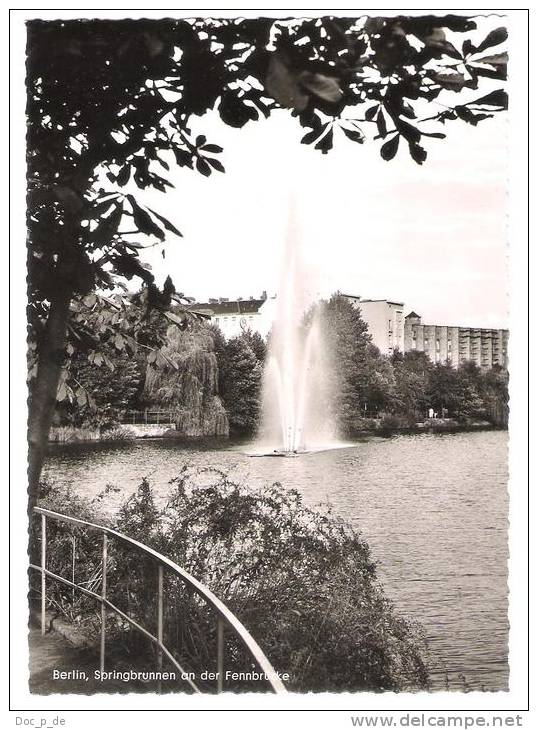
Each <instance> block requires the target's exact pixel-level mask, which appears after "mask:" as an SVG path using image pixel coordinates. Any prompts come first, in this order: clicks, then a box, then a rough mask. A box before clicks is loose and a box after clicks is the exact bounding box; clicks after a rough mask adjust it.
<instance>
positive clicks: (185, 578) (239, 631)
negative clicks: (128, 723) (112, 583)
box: [29, 507, 287, 694]
mask: <svg viewBox="0 0 538 730" xmlns="http://www.w3.org/2000/svg"><path fill="white" fill-rule="evenodd" d="M34 513H35V514H37V515H41V565H34V564H30V566H29V567H30V568H31V569H32V570H35V571H38V572H39V573H40V574H41V633H42V635H45V633H46V604H47V594H46V589H47V578H50V579H51V580H55V581H58V582H59V583H63V584H64V585H66V586H69V587H71V588H73V589H76V590H78V591H80V592H81V593H83V594H84V595H86V596H89V597H91V598H94V599H95V600H96V601H98V602H100V604H101V636H100V650H99V663H100V669H101V672H103V671H104V668H105V655H106V612H107V609H109V610H111V611H114V612H115V613H116V614H117V615H119V616H120V617H121V618H122V619H123V620H124V621H126V622H127V623H128V624H130V625H131V626H133V627H134V628H135V629H136V630H138V631H140V632H141V633H142V634H144V636H146V637H147V638H148V639H149V640H150V641H151V642H153V643H154V644H155V645H156V646H157V649H158V654H157V664H158V669H159V671H160V670H161V668H162V663H163V656H166V657H167V659H168V660H169V661H170V662H171V663H172V664H173V665H174V666H175V667H176V669H178V670H179V672H180V678H181V679H182V681H186V682H187V683H188V684H189V685H190V687H191V689H192V690H193V691H194V692H196V693H200V692H201V690H200V689H199V688H198V687H197V685H196V683H195V682H194V680H193V679H192V678H191V674H192V673H190V672H188V671H186V670H185V669H184V668H183V667H182V666H181V664H180V663H179V662H178V660H177V659H176V658H175V657H174V655H173V654H172V653H171V652H170V651H169V650H168V649H167V647H166V646H165V645H164V643H163V633H164V614H163V605H164V602H163V584H164V580H163V579H164V570H165V569H167V570H169V571H171V572H172V573H173V574H174V575H175V576H177V577H179V578H180V580H181V581H182V583H183V584H184V585H186V586H189V587H190V588H191V589H193V590H194V591H195V592H196V593H197V594H198V595H199V596H200V597H201V598H202V599H203V600H204V601H205V603H206V604H207V605H208V606H210V607H211V609H213V611H214V612H215V614H216V622H217V627H216V628H217V656H216V665H217V672H216V674H217V692H222V691H223V687H224V653H225V641H224V639H225V627H228V628H229V629H231V631H232V632H233V633H234V634H235V635H236V636H237V637H238V638H239V639H240V640H241V642H242V643H243V645H244V646H245V648H246V649H247V651H248V652H249V654H250V656H251V657H252V658H253V659H254V661H255V662H256V664H257V665H258V666H259V668H260V669H261V671H262V672H263V673H264V674H265V675H266V677H267V681H268V683H269V685H270V687H271V689H272V690H273V691H274V692H275V693H277V694H282V693H286V692H287V690H286V688H285V686H284V684H283V682H282V680H281V679H280V677H279V676H278V674H277V673H276V671H275V670H274V669H273V667H272V665H271V663H270V661H269V659H268V658H267V657H266V656H265V654H264V653H263V651H262V650H261V648H260V646H259V645H258V644H257V642H256V641H255V640H254V639H253V637H252V636H251V635H250V633H249V632H248V630H247V629H246V628H245V626H243V624H242V623H241V621H239V619H238V618H237V617H236V616H235V615H234V614H233V613H232V612H231V611H230V610H229V609H228V608H227V607H226V606H225V605H224V603H222V601H221V600H220V599H218V598H217V596H215V594H214V593H212V591H210V590H209V588H207V587H206V586H205V585H204V584H203V583H200V581H198V580H196V578H194V576H192V575H190V573H188V572H187V571H186V570H184V569H183V568H181V567H180V566H179V565H177V563H174V562H173V561H172V560H170V559H169V558H167V557H166V556H165V555H162V554H161V553H159V552H157V551H156V550H153V549H152V548H150V547H148V546H147V545H144V544H143V543H141V542H138V540H134V539H133V538H131V537H128V536H127V535H123V534H122V533H121V532H117V531H116V530H112V529H111V528H109V527H104V526H102V525H96V524H94V523H93V522H87V521H86V520H80V519H78V518H76V517H69V516H68V515H64V514H60V513H59V512H53V511H51V510H48V509H44V508H42V507H34ZM47 519H51V520H56V521H58V522H66V523H69V524H72V525H76V526H77V527H86V528H88V529H90V530H95V531H97V532H100V533H102V535H103V544H102V579H101V593H96V592H95V591H92V590H90V589H89V588H84V587H83V586H81V585H79V584H77V583H75V581H74V579H73V580H69V579H68V578H64V577H63V576H60V575H57V574H56V573H53V572H51V571H50V570H48V569H47ZM109 537H112V538H115V539H117V540H120V541H122V542H123V543H126V544H127V545H129V546H130V547H132V548H135V549H136V550H139V551H141V552H143V553H144V554H145V555H147V556H149V557H150V558H152V559H153V560H154V561H155V562H156V563H157V565H158V579H157V587H156V589H157V636H155V635H153V634H152V633H151V632H150V631H148V630H147V629H145V628H144V627H143V626H141V625H140V624H139V623H138V622H137V621H135V620H134V619H133V618H131V617H130V616H128V615H127V614H126V613H124V612H123V611H122V610H121V609H120V608H118V607H117V606H115V605H114V604H113V603H112V602H111V601H110V600H109V599H108V598H107V555H108V538H109ZM73 578H74V576H73ZM159 689H160V682H159Z"/></svg>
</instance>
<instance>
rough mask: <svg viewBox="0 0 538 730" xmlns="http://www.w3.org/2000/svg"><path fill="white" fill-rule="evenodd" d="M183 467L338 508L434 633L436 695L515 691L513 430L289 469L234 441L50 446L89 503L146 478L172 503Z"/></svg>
mask: <svg viewBox="0 0 538 730" xmlns="http://www.w3.org/2000/svg"><path fill="white" fill-rule="evenodd" d="M185 463H189V464H191V465H193V466H212V467H217V468H220V469H223V470H225V471H227V472H228V473H229V475H230V477H231V478H233V479H234V480H236V481H241V482H246V483H248V484H252V485H253V486H258V485H263V484H268V483H271V482H273V481H280V482H282V484H284V485H285V486H289V487H295V488H296V489H298V490H299V491H300V492H301V493H302V494H303V495H304V499H305V501H306V502H307V503H308V504H311V505H313V504H316V503H319V502H326V501H329V502H331V503H332V504H333V505H334V509H335V512H336V513H338V514H340V515H341V516H343V517H345V518H347V519H349V520H351V521H352V522H353V523H354V524H355V525H356V526H357V527H358V528H360V529H361V530H362V532H363V535H364V537H365V538H366V540H367V541H368V542H369V544H370V547H371V549H372V555H373V558H374V559H375V560H376V561H377V562H378V565H379V575H380V578H381V580H382V581H383V583H384V585H385V588H386V591H387V593H388V594H389V595H390V597H391V598H392V599H393V600H394V602H395V603H396V605H397V607H398V610H399V611H400V612H401V613H403V614H405V615H406V616H408V617H410V618H413V619H416V620H418V621H420V622H421V623H422V625H423V626H424V628H425V631H426V634H427V637H428V641H429V644H430V648H431V652H432V657H433V659H434V662H435V668H434V671H433V677H432V678H433V682H434V687H435V688H437V689H441V688H444V687H445V683H446V679H447V677H448V681H449V686H450V688H451V689H463V688H465V687H466V686H467V687H469V688H472V689H486V690H506V689H507V688H508V658H507V653H508V649H507V643H508V621H507V610H508V594H507V557H508V544H507V527H508V495H507V478H508V474H507V433H506V432H504V431H478V432H473V433H457V434H443V435H440V434H439V435H435V434H420V435H406V436H396V437H393V438H390V439H381V438H374V437H372V438H368V439H365V440H364V441H362V442H360V443H357V444H354V445H353V446H351V447H349V448H344V449H337V450H333V451H325V452H319V453H313V454H308V455H304V456H299V457H298V458H291V459H280V458H254V459H252V458H249V457H248V456H247V455H246V454H245V453H243V451H242V447H241V446H240V445H236V446H230V444H229V443H225V444H221V445H215V444H214V445H212V446H211V445H206V446H203V447H201V446H190V447H188V446H185V445H184V444H178V443H176V442H174V441H135V442H133V443H129V444H127V445H125V444H122V445H109V444H100V443H92V444H73V445H63V446H54V447H52V448H51V453H50V456H49V459H48V462H47V465H46V469H45V475H46V476H47V477H48V478H51V479H54V480H55V481H57V482H62V483H64V484H67V483H70V484H72V485H73V487H74V488H75V489H76V490H77V491H78V492H80V493H81V494H84V495H86V496H89V497H91V496H94V495H96V494H98V493H99V492H101V491H102V490H103V489H104V488H105V486H106V485H107V484H109V483H111V484H115V485H116V486H118V487H120V488H121V492H120V493H118V494H114V493H111V494H109V495H107V497H106V500H107V504H108V506H109V507H110V508H113V507H114V506H116V505H117V504H119V502H120V501H121V499H122V495H123V496H125V495H126V494H130V493H132V491H134V489H136V487H137V486H138V484H139V483H140V480H141V479H142V477H145V476H147V477H149V478H150V479H151V482H152V484H153V485H154V487H155V489H156V491H157V492H158V493H160V494H161V495H163V496H164V495H166V492H167V489H168V486H167V482H168V480H169V479H171V478H172V477H173V476H176V475H177V473H178V472H179V470H180V468H181V467H182V466H183V465H184V464H185ZM460 675H463V678H462V677H461V676H460Z"/></svg>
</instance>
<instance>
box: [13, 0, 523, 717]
mask: <svg viewBox="0 0 538 730" xmlns="http://www.w3.org/2000/svg"><path fill="white" fill-rule="evenodd" d="M61 6H62V4H60V5H59V7H61ZM425 10H428V11H430V12H434V13H441V12H461V13H464V14H469V15H470V14H473V13H487V12H488V9H486V8H479V9H474V10H468V9H465V10H463V9H458V10H457V11H455V10H450V9H446V8H439V9H431V8H421V9H417V10H413V11H409V10H408V9H405V8H403V7H402V8H398V9H394V10H391V11H387V10H386V9H383V8H377V9H363V8H361V9H360V10H359V9H349V10H345V9H341V10H340V9H339V11H338V12H339V13H341V14H345V13H351V12H353V14H355V13H356V14H357V15H362V14H366V13H377V14H398V12H405V13H406V14H411V13H412V14H422V13H423V12H424V11H425ZM335 12H336V11H334V10H330V9H329V10H327V9H316V10H311V9H310V10H308V9H305V8H302V9H286V10H271V9H264V10H260V9H256V10H246V9H241V10H236V11H223V10H219V9H218V8H217V9H205V10H204V9H198V10H186V11H182V12H178V11H176V10H172V9H170V10H168V9H165V10H162V9H159V10H148V9H142V10H134V9H115V10H106V11H104V10H88V9H76V8H73V4H72V3H69V4H68V5H67V4H65V8H64V9H61V10H52V11H51V10H47V11H40V10H35V11H33V12H32V11H24V10H22V9H21V10H14V11H12V14H11V18H10V29H11V44H12V45H11V73H10V81H11V112H10V120H11V129H12V140H11V156H12V158H11V159H12V167H11V171H10V173H11V174H10V183H11V216H12V221H11V226H12V227H11V241H10V245H11V268H10V275H11V286H12V290H11V308H12V311H11V324H12V332H11V358H10V363H11V377H12V381H11V394H12V413H11V420H10V426H11V435H12V443H11V458H12V472H11V496H12V501H11V525H12V539H11V550H12V574H11V596H12V602H11V610H12V634H11V636H12V645H11V646H12V656H11V667H10V675H11V682H12V707H13V708H14V710H15V711H16V714H19V715H22V714H26V715H27V714H28V713H22V712H21V711H22V710H26V711H29V710H34V713H32V714H36V711H38V710H39V711H44V710H47V711H55V712H56V713H58V712H60V713H61V715H62V716H63V717H65V718H68V721H69V722H70V723H71V724H72V723H73V722H75V721H76V724H77V725H78V726H80V727H85V726H86V725H87V726H90V724H92V725H93V724H95V723H96V722H97V723H100V722H102V720H104V719H105V717H106V718H107V720H108V722H109V723H110V724H112V723H113V724H114V725H117V724H121V725H124V724H127V723H129V724H130V725H134V724H135V723H134V721H133V717H135V718H136V716H134V715H133V717H132V716H131V713H134V712H135V711H136V710H139V709H159V710H164V709H170V710H183V711H185V710H202V709H203V710H209V709H212V710H217V709H220V710H224V709H234V710H238V709H242V710H243V709H244V710H247V709H249V710H259V709H264V710H271V709H280V710H285V709H301V710H304V711H305V713H302V714H301V715H300V716H299V715H298V714H293V716H291V722H292V723H293V724H298V721H299V718H301V724H303V723H308V726H309V727H326V726H327V724H328V723H327V721H328V720H329V717H331V718H332V717H333V716H332V714H331V715H327V714H326V713H324V712H321V713H319V712H318V713H317V714H316V711H319V710H329V709H331V710H335V711H340V712H339V715H340V713H341V717H340V718H339V719H342V721H344V722H347V723H348V725H349V724H350V722H349V716H350V715H352V714H360V713H363V712H366V711H368V710H370V711H373V712H374V713H375V712H387V713H388V712H401V711H405V712H407V711H413V710H416V711H424V712H428V711H430V712H431V711H435V712H436V713H439V712H440V711H441V710H450V711H451V712H456V711H459V712H464V713H465V712H467V711H473V710H474V711H477V710H479V711H487V710H499V711H507V712H513V713H515V712H516V711H521V710H524V709H525V707H526V705H527V669H526V650H527V633H526V627H527V613H526V607H527V589H526V584H527V568H526V564H527V558H526V555H527V522H526V520H527V516H526V515H527V503H526V484H527V447H526V443H527V431H526V423H527V347H528V339H527V322H528V319H527V301H528V290H527V283H526V280H527V279H526V277H527V207H526V199H527V192H526V187H527V183H526V167H527V147H526V140H527V123H526V119H527V87H526V78H527V28H526V23H527V18H526V11H524V10H500V9H499V10H491V9H490V11H489V12H498V13H502V14H503V15H506V16H507V17H508V23H509V31H510V89H509V90H510V112H509V115H510V202H509V211H510V212H509V247H510V274H511V291H510V353H509V355H510V371H511V373H510V375H511V389H510V393H511V419H510V565H509V567H510V579H509V587H510V613H509V616H510V624H511V633H510V670H511V679H510V691H509V692H507V693H494V694H483V693H470V694H461V693H450V694H445V693H435V694H418V695H392V694H383V695H374V694H365V693H360V694H357V695H342V694H332V695H330V694H323V695H313V694H310V695H290V696H288V697H286V698H282V699H281V698H276V697H272V696H263V697H259V696H241V697H237V696H234V695H223V696H221V697H208V696H203V697H201V698H200V697H187V696H182V695H179V696H178V695H174V696H161V697H156V696H154V697H143V696H139V695H128V696H105V695H100V696H95V695H94V696H91V697H85V696H57V695H56V696H52V697H35V696H31V695H30V694H29V693H28V690H27V650H26V644H27V639H26V636H27V628H26V615H27V602H26V590H27V578H26V573H25V570H24V563H25V562H26V494H25V490H24V486H23V485H25V483H26V422H25V421H26V386H25V380H24V375H25V336H26V333H25V276H26V270H25V246H24V241H25V238H26V234H25V218H24V214H25V163H24V146H25V141H24V132H25V119H24V94H25V91H24V55H25V54H24V44H25V31H24V21H25V19H26V18H34V17H42V18H57V17H62V18H66V19H67V18H70V17H81V16H85V17H110V18H119V17H156V18H159V17H165V16H169V17H170V16H174V17H182V16H183V17H184V16H187V17H189V16H192V15H196V14H198V15H215V14H217V13H218V14H219V15H221V16H236V15H243V16H247V17H248V16H250V17H252V16H257V15H260V14H263V15H268V16H281V15H283V14H286V15H309V14H311V15H322V14H330V13H333V14H334V13H335ZM4 535H6V531H4ZM3 625H4V626H6V625H7V624H6V622H4V624H3ZM60 707H61V709H59V708H60ZM97 708H99V709H111V708H114V709H122V710H124V712H122V713H113V714H110V715H108V713H107V714H106V715H102V714H100V715H95V714H93V713H92V714H89V715H87V714H86V713H73V714H69V712H68V711H69V710H70V709H73V710H75V709H76V710H81V709H84V710H88V711H91V710H95V709H97ZM17 711H18V712H17ZM128 711H130V712H128ZM306 711H308V712H306ZM311 712H312V713H313V714H312V715H311V714H310V713H311ZM43 714H44V716H45V715H46V716H48V715H49V712H47V713H43ZM37 715H39V713H37ZM37 715H36V716H37ZM150 717H151V715H147V714H145V713H143V714H139V715H138V718H140V720H141V722H143V723H144V724H146V722H147V720H149V718H150ZM270 717H272V720H271V724H273V723H274V722H275V721H276V722H279V723H280V722H281V719H282V721H284V719H285V718H287V719H289V718H288V715H287V713H286V715H281V714H278V715H274V714H273V713H271V714H270ZM158 718H159V720H161V719H162V720H163V721H164V720H165V716H164V715H161V714H160V715H159V716H158ZM226 718H228V720H230V719H231V718H232V713H230V714H228V713H226V714H225V715H222V714H221V713H219V714H218V715H217V714H214V713H208V715H207V719H208V720H209V723H210V724H212V722H213V721H214V722H217V721H218V722H219V724H222V721H223V720H224V721H225V722H226V724H228V720H227V719H226ZM280 718H281V719H280ZM182 719H184V720H185V721H187V722H188V720H193V721H194V722H196V723H197V724H199V725H200V722H201V720H202V715H201V714H200V713H195V715H192V716H191V714H190V713H189V714H188V716H187V715H185V716H182ZM335 719H336V717H335ZM252 721H254V722H256V723H259V722H260V718H259V716H257V717H256V718H254V717H252V716H251V713H250V712H241V713H233V726H234V727H243V726H245V727H246V726H247V725H248V726H249V727H251V726H252ZM107 724H108V723H107ZM204 726H205V725H204Z"/></svg>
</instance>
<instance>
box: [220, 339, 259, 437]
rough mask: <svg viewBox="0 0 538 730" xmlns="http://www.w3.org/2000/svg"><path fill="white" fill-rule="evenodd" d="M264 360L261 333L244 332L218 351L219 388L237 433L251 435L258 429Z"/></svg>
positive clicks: (233, 429) (234, 430)
mask: <svg viewBox="0 0 538 730" xmlns="http://www.w3.org/2000/svg"><path fill="white" fill-rule="evenodd" d="M264 359H265V346H264V341H263V339H262V338H261V337H260V335H259V334H258V333H252V332H249V331H247V332H244V333H243V334H242V335H240V336H239V337H234V338H232V339H230V340H229V341H228V342H224V343H222V345H221V347H220V349H219V352H218V362H219V375H220V377H219V389H220V394H221V396H222V399H223V401H224V405H225V406H226V410H227V411H228V417H229V419H230V427H231V429H232V431H233V432H235V433H236V434H250V435H251V434H253V433H255V432H256V430H257V428H258V425H259V418H260V405H261V387H262V376H263V365H264Z"/></svg>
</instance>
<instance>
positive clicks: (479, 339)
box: [404, 312, 508, 369]
mask: <svg viewBox="0 0 538 730" xmlns="http://www.w3.org/2000/svg"><path fill="white" fill-rule="evenodd" d="M404 332H405V336H404V352H409V351H412V350H418V351H419V352H425V353H426V354H427V355H428V357H429V358H430V360H431V361H432V362H441V363H445V362H448V363H450V364H451V365H453V367H455V368H457V367H459V365H461V364H462V363H463V362H465V361H468V360H471V361H472V362H474V363H476V365H478V367H480V368H484V369H488V368H491V367H493V365H500V366H501V367H504V368H506V367H508V330H505V329H487V328H483V327H451V326H447V325H435V324H422V319H421V317H420V315H418V314H416V312H410V314H408V315H407V316H406V318H405V325H404Z"/></svg>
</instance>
